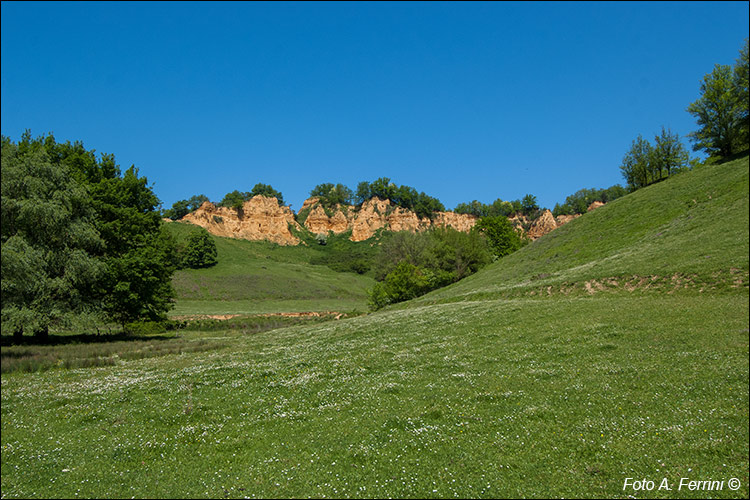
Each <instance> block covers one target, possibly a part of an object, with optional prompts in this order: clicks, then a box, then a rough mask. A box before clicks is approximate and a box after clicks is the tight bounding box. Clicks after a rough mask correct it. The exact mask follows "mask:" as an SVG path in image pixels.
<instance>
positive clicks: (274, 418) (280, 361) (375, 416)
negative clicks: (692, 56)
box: [1, 158, 750, 498]
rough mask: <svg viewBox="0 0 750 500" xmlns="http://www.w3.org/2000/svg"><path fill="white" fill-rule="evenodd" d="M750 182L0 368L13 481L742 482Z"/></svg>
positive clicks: (20, 485) (707, 176)
mask: <svg viewBox="0 0 750 500" xmlns="http://www.w3.org/2000/svg"><path fill="white" fill-rule="evenodd" d="M747 179H748V162H747V158H745V159H743V160H741V161H739V162H734V163H732V164H725V165H722V166H718V167H711V168H706V169H703V170H698V171H695V172H692V173H688V174H684V175H681V176H678V177H675V178H673V179H670V180H668V181H665V182H663V183H660V184H658V185H655V186H652V187H649V188H647V189H644V190H642V191H639V192H637V193H635V194H633V195H629V196H627V197H625V198H623V199H621V200H618V201H617V202H614V203H612V204H611V205H608V206H606V207H603V208H600V209H598V210H597V211H594V212H592V213H590V214H587V215H586V216H584V217H581V218H580V219H577V220H576V221H573V222H571V223H570V224H569V225H567V226H564V227H563V228H561V229H559V230H557V231H555V232H554V233H552V234H550V235H548V236H545V237H544V238H541V239H540V240H537V241H536V242H535V243H533V244H531V245H529V246H527V247H525V248H523V249H522V250H520V251H519V252H517V253H516V254H514V255H512V256H511V257H508V258H506V259H503V260H502V261H500V262H498V263H496V264H494V265H492V266H490V267H489V268H486V269H484V270H482V271H480V272H479V273H477V274H476V275H475V276H473V277H471V278H469V279H467V280H465V281H463V282H460V283H458V284H456V285H454V286H452V287H450V288H447V289H443V290H439V291H436V292H433V293H432V294H429V295H427V296H425V297H422V298H421V299H420V300H418V301H413V302H411V303H407V304H400V305H398V307H391V308H387V309H386V310H383V311H380V312H378V313H374V314H370V315H368V316H360V317H356V318H352V319H348V320H339V321H331V322H327V323H322V324H318V325H300V326H295V327H291V328H286V329H281V330H274V331H271V332H264V333H257V334H254V335H249V334H243V333H242V332H238V331H224V332H221V331H219V332H217V331H211V332H210V333H209V332H200V331H191V332H183V333H182V334H181V335H182V339H181V340H182V341H185V342H188V341H189V342H196V343H199V342H206V341H209V342H211V344H210V345H208V344H201V345H200V346H199V347H200V348H201V349H200V350H199V349H196V350H195V352H192V351H191V350H190V349H189V344H184V343H183V344H180V345H179V346H177V347H179V349H181V354H165V355H162V356H159V357H150V358H145V359H136V360H132V361H120V362H119V363H118V364H116V365H115V366H108V367H102V368H88V369H70V370H65V369H52V370H49V371H47V372H44V373H34V374H23V373H11V374H8V375H3V377H2V407H1V408H2V451H3V453H2V471H3V472H2V474H3V476H2V491H3V496H5V497H19V496H20V497H23V496H53V497H70V496H117V497H124V496H153V497H184V496H190V497H197V496H210V497H319V498H322V497H427V498H436V497H493V498H496V497H542V498H546V497H591V498H598V497H605V498H622V497H629V496H632V497H638V498H641V497H643V498H668V497H671V498H747V497H748V493H749V491H748V479H749V478H748V465H749V463H748V462H749V460H748V456H749V454H750V451H749V448H748V438H749V436H748V423H749V421H748V410H749V401H748V395H749V393H750V388H749V387H748V380H749V372H748V325H749V319H748V286H747V282H748V277H747V276H748V250H747V245H748V243H747V240H748V233H747V217H748V215H747V212H748V210H747V209H748V188H747V182H748V181H747ZM709 197H710V198H709ZM693 200H695V202H693ZM719 214H723V217H719V216H718V215H719ZM699 222H702V223H700V224H699ZM268 260H270V259H268ZM675 275H677V280H682V281H680V286H679V287H678V286H676V281H673V276H675ZM652 276H655V277H656V278H654V279H652V278H651V277H652ZM641 278H648V279H647V280H646V282H644V283H641V282H640V279H641ZM610 279H611V280H613V281H617V284H616V285H615V284H613V282H612V281H610ZM586 283H589V287H588V288H587V287H586ZM599 285H601V286H599ZM685 285H687V287H685ZM701 290H702V291H701ZM540 292H543V293H540ZM532 293H533V295H532ZM177 347H176V348H177ZM626 478H636V479H648V480H652V481H654V482H655V483H656V487H655V488H654V490H653V491H650V492H643V491H634V490H633V489H632V488H623V486H624V482H625V480H626ZM664 478H666V479H667V481H668V484H669V487H670V488H671V489H670V490H666V489H658V486H660V485H661V481H662V480H663V479H664ZM681 478H687V479H690V480H695V481H709V480H714V481H724V486H723V488H722V489H721V490H711V491H705V490H694V491H691V490H688V489H686V488H685V487H683V488H682V489H679V484H680V480H681ZM731 478H736V479H739V481H740V486H739V488H738V489H736V490H733V489H730V488H729V486H728V481H729V480H730V479H731Z"/></svg>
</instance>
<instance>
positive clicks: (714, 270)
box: [414, 156, 750, 303]
mask: <svg viewBox="0 0 750 500" xmlns="http://www.w3.org/2000/svg"><path fill="white" fill-rule="evenodd" d="M749 189H750V188H749V187H748V158H747V156H745V157H744V158H742V159H739V160H736V161H733V162H730V163H725V164H721V165H713V166H706V167H703V168H699V169H697V170H695V171H692V172H687V173H685V174H682V175H678V176H675V177H672V178H670V179H668V180H667V181H665V182H662V183H659V184H654V185H652V186H649V187H647V188H644V189H641V190H639V191H636V192H635V193H633V194H630V195H628V196H626V197H624V198H620V199H617V200H615V201H613V202H611V203H609V204H607V205H606V206H604V207H601V208H598V209H596V210H594V211H592V212H589V213H588V214H586V215H585V216H584V217H580V218H578V219H575V220H573V221H571V222H570V223H569V224H567V225H565V226H562V227H561V228H559V229H557V230H555V231H553V232H552V233H549V234H548V235H546V236H544V237H543V238H540V239H538V240H536V241H535V242H533V244H531V245H529V246H528V247H526V248H524V249H523V251H522V252H516V253H515V254H512V255H510V256H508V257H506V258H504V259H502V260H500V261H499V262H496V263H495V264H493V265H491V266H489V267H488V268H486V269H485V270H483V272H481V273H478V274H476V275H474V276H470V277H468V278H467V279H465V280H462V281H461V282H459V283H457V284H455V285H453V286H451V287H447V288H444V289H441V290H438V291H436V292H433V293H432V294H430V295H429V296H426V297H423V298H422V299H421V300H419V301H415V302H414V303H422V302H425V301H435V300H468V299H473V298H478V297H504V296H515V295H519V294H522V295H531V294H533V293H544V294H547V293H560V292H566V291H572V289H574V288H577V289H578V290H581V289H585V288H586V287H585V283H586V282H587V281H589V282H590V285H591V286H593V287H595V288H609V289H623V288H633V287H639V288H641V287H645V286H647V285H649V284H651V286H652V287H654V286H657V285H658V286H659V287H660V289H662V290H664V291H670V290H674V288H676V287H677V286H678V284H679V286H681V287H684V286H685V285H687V286H688V287H689V288H693V289H697V290H701V289H703V290H708V289H716V288H726V287H732V286H733V285H734V286H736V285H737V283H735V282H738V281H740V280H741V281H742V285H741V286H742V287H744V288H745V289H746V288H747V275H748V239H749V237H748V212H749V210H750V209H749V207H748V190H749ZM642 278H646V279H647V281H646V282H643V283H642V282H641V281H642V280H641V279H642ZM615 282H616V284H615ZM652 282H653V283H652Z"/></svg>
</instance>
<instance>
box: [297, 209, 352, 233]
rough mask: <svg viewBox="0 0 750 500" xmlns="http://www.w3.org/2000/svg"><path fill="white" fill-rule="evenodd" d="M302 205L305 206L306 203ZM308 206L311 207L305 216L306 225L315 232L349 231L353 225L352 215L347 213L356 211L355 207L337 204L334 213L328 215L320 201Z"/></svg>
mask: <svg viewBox="0 0 750 500" xmlns="http://www.w3.org/2000/svg"><path fill="white" fill-rule="evenodd" d="M305 203H307V202H305ZM302 206H303V207H304V205H302ZM307 208H309V209H310V213H308V214H307V218H305V223H304V226H305V227H306V228H307V229H309V230H310V231H311V232H313V233H315V234H328V231H333V232H334V233H335V234H339V233H343V232H344V231H347V230H348V229H349V226H350V225H351V217H347V215H348V214H351V213H353V212H354V207H342V206H340V205H336V207H335V208H334V210H333V212H332V213H333V215H328V214H327V213H326V210H325V209H324V208H323V205H321V204H319V203H318V204H317V205H313V206H312V207H310V206H308V207H307ZM303 209H304V208H303ZM300 212H302V210H300Z"/></svg>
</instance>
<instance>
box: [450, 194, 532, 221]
mask: <svg viewBox="0 0 750 500" xmlns="http://www.w3.org/2000/svg"><path fill="white" fill-rule="evenodd" d="M453 211H454V212H456V213H458V214H469V215H476V216H477V217H496V216H503V217H512V216H514V215H519V214H520V215H525V216H527V217H531V218H535V216H536V215H538V214H539V213H540V207H539V204H538V203H537V199H536V196H534V195H532V194H527V195H526V196H524V197H523V198H522V199H520V200H513V201H503V200H501V199H500V198H498V199H496V200H495V201H493V202H492V203H489V204H488V203H482V202H480V201H477V200H473V201H471V202H469V203H459V204H458V205H456V208H455V209H453Z"/></svg>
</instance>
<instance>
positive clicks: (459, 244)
mask: <svg viewBox="0 0 750 500" xmlns="http://www.w3.org/2000/svg"><path fill="white" fill-rule="evenodd" d="M491 260H492V253H491V251H490V249H489V247H488V244H487V240H486V239H485V238H484V237H483V236H482V235H481V234H480V233H479V232H478V231H471V232H469V233H463V232H460V231H456V230H455V229H453V228H451V227H446V228H434V229H431V230H430V231H426V232H423V233H410V232H407V231H402V232H397V233H393V234H391V235H390V236H389V237H387V238H386V239H384V241H383V243H382V245H381V248H380V252H379V254H378V255H377V257H376V261H375V279H376V280H378V281H379V282H378V283H376V284H375V286H374V287H373V289H372V290H371V291H370V307H371V308H372V309H373V310H375V309H380V308H381V307H383V306H385V305H388V304H392V303H396V302H401V301H404V300H408V299H411V298H414V297H418V296H420V295H423V294H425V293H427V292H429V291H430V290H434V289H436V288H439V287H442V286H445V285H448V284H450V283H453V282H456V281H458V280H460V279H462V278H464V277H466V276H468V275H470V274H473V273H475V272H476V271H478V270H479V269H480V268H481V267H482V266H484V265H486V264H487V263H489V262H490V261H491Z"/></svg>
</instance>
